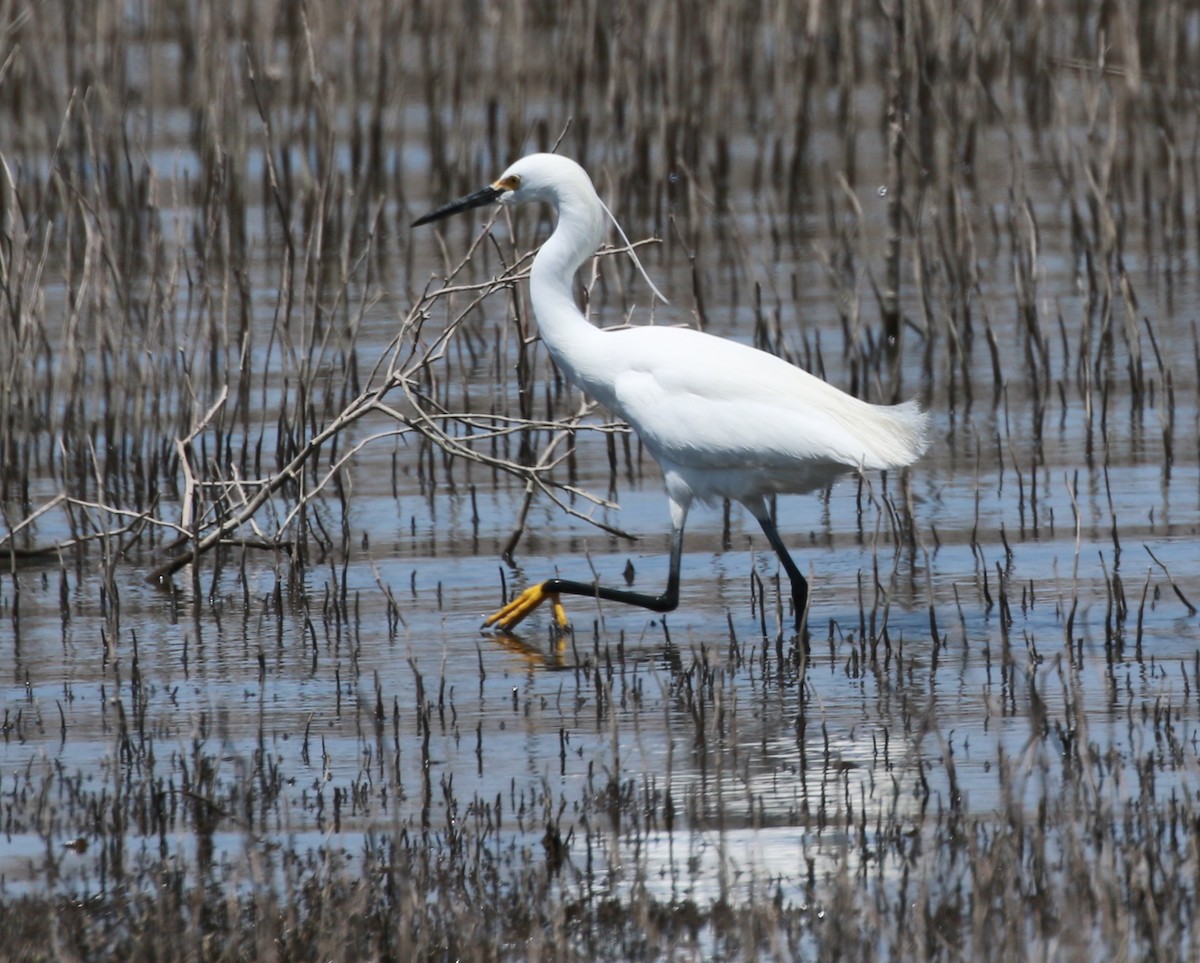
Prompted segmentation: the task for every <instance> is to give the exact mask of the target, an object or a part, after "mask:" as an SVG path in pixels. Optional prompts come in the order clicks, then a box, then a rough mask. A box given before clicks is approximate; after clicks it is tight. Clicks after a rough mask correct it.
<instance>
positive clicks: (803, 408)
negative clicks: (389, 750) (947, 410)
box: [413, 154, 927, 631]
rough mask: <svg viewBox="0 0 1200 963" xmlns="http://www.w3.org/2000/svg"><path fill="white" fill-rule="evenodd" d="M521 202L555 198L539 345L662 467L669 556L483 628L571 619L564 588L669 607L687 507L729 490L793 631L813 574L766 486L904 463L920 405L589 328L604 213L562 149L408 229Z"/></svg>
mask: <svg viewBox="0 0 1200 963" xmlns="http://www.w3.org/2000/svg"><path fill="white" fill-rule="evenodd" d="M529 201H541V202H543V203H546V204H549V205H550V206H551V207H552V208H553V209H554V211H555V213H556V215H557V217H558V223H557V224H556V226H555V228H554V231H553V232H552V233H551V235H550V237H549V238H548V239H547V240H546V242H545V243H544V244H543V245H542V247H541V250H540V251H538V254H537V257H535V258H534V261H533V267H532V269H531V271H530V278H529V288H530V298H531V300H532V302H533V311H534V314H535V316H536V317H537V324H538V328H539V330H540V332H541V337H542V342H543V343H544V344H545V345H546V349H547V350H548V351H549V352H550V357H551V358H553V359H554V362H555V364H557V365H558V367H559V369H560V370H561V371H562V372H563V374H564V375H566V377H567V378H568V379H569V380H570V381H572V382H573V383H574V384H575V385H576V386H577V387H579V388H580V389H581V390H582V391H583V392H584V393H585V394H587V395H588V396H590V397H591V398H593V399H595V400H596V401H598V402H600V404H602V405H604V406H605V407H606V408H608V409H609V410H610V411H612V412H614V413H616V414H617V415H619V416H620V417H622V418H623V419H624V420H625V421H626V422H628V424H629V425H630V427H631V428H633V430H634V431H635V432H636V433H637V435H638V437H639V438H640V439H641V440H642V444H643V445H645V447H646V450H647V451H649V452H650V454H651V455H652V456H653V457H654V459H655V461H657V462H658V464H659V466H660V467H661V468H662V473H663V480H664V481H665V483H666V490H667V498H668V499H669V502H670V512H671V561H670V568H669V570H668V574H667V587H666V591H664V592H663V593H662V594H661V595H648V594H644V593H641V592H633V591H627V590H621V589H612V588H607V587H605V586H602V585H596V584H593V583H591V582H576V581H571V580H569V579H560V578H552V579H549V580H548V581H545V582H541V583H539V584H537V585H534V586H533V587H531V588H528V589H526V590H525V591H524V592H522V593H520V594H519V595H518V596H517V597H516V598H515V599H513V600H512V601H511V602H509V603H508V604H507V605H505V606H504V607H503V608H502V609H500V611H498V612H496V613H495V614H494V615H492V616H491V617H490V618H489V619H488V620H487V621H486V622H485V625H495V626H496V627H498V628H499V629H501V630H504V631H509V630H511V629H512V628H513V627H514V626H515V625H517V623H519V622H520V621H521V620H522V619H524V618H525V617H526V616H527V615H529V614H530V613H531V612H532V611H533V610H534V609H536V608H537V607H538V606H539V605H541V604H542V603H543V602H545V601H546V600H547V599H549V600H550V601H551V603H552V605H553V609H554V615H555V618H556V620H557V622H558V624H559V626H560V627H561V628H564V629H565V628H566V627H567V625H568V622H567V617H566V613H565V612H564V610H563V608H562V605H561V604H560V602H559V595H560V594H564V593H565V594H572V595H584V596H590V597H592V598H601V599H605V600H609V601H613V602H623V603H628V604H632V605H637V606H641V607H642V608H646V609H651V610H653V611H655V612H669V611H672V610H673V609H675V608H676V607H677V606H678V604H679V567H680V560H681V557H682V554H683V528H684V523H685V521H686V519H687V514H688V508H689V506H690V505H691V504H692V501H693V500H696V499H699V500H700V501H702V502H707V503H711V502H714V501H716V500H718V499H723V498H729V499H732V500H734V501H738V502H741V503H742V504H743V505H745V506H746V508H747V509H749V511H750V513H751V514H752V515H753V516H754V517H755V519H756V520H757V521H758V524H759V525H760V526H761V527H762V530H763V532H764V534H765V535H766V536H767V541H768V542H770V544H771V548H772V549H774V551H775V553H776V555H778V556H779V561H780V564H782V565H783V568H784V571H786V572H787V575H788V578H789V579H790V580H791V588H792V601H793V604H794V606H795V617H796V626H797V628H800V627H801V626H802V625H803V620H804V618H805V612H806V607H807V604H808V584H807V582H806V581H805V578H804V576H803V575H802V574H801V573H800V569H799V568H797V566H796V563H795V562H794V561H793V560H792V557H791V555H789V554H788V550H787V547H786V546H785V545H784V543H783V539H782V538H780V536H779V532H778V530H777V529H776V527H775V523H774V521H773V520H772V519H771V515H770V512H769V511H768V509H767V497H768V496H769V495H773V494H783V493H801V492H810V491H813V490H815V489H819V488H823V487H824V486H826V485H827V484H829V482H830V481H832V480H833V479H834V478H836V477H837V476H838V475H840V474H842V473H844V472H847V471H856V470H857V471H862V470H866V469H872V470H884V469H894V468H901V467H904V466H906V465H910V464H912V463H913V462H914V461H916V459H917V458H918V457H920V455H921V453H922V452H923V451H924V450H925V447H926V444H927V442H926V422H927V415H926V414H925V413H924V412H922V411H921V409H920V408H919V407H918V405H917V403H916V402H915V401H908V402H906V403H904V404H899V405H873V404H869V403H867V402H865V401H861V400H859V399H858V398H855V397H853V396H852V395H848V394H846V393H845V392H844V391H840V390H839V389H837V388H835V387H833V386H832V385H829V384H827V383H826V382H824V381H822V380H821V379H820V378H817V377H814V376H813V375H811V374H809V373H808V372H807V371H804V370H803V369H801V368H798V367H796V366H795V365H792V364H789V363H788V362H786V361H784V360H782V359H781V358H778V357H776V356H774V355H771V354H767V353H766V352H765V351H759V350H757V349H756V348H751V347H749V346H747V345H744V344H739V343H737V342H735V341H729V340H726V339H724V338H719V337H716V336H714V335H710V334H705V333H703V332H700V331H695V330H691V329H687V328H674V327H654V326H641V327H631V328H623V329H620V330H611V331H605V330H601V329H599V328H597V327H595V326H594V325H592V324H591V323H590V322H589V321H588V320H587V319H586V318H585V317H584V316H583V313H582V312H581V311H580V310H579V306H578V305H577V304H576V303H575V296H574V294H573V292H572V282H573V279H574V276H575V272H576V271H577V270H578V269H579V267H580V266H581V265H582V264H583V262H584V261H585V260H586V259H587V258H589V257H591V256H592V255H593V254H594V253H595V252H596V249H597V248H598V247H599V245H600V242H601V239H602V237H603V234H604V229H605V216H606V214H607V215H608V216H610V217H611V214H609V213H608V209H607V208H606V207H605V206H604V204H603V202H602V201H601V200H600V198H599V196H598V195H597V194H596V189H595V187H594V186H593V185H592V181H591V178H589V177H588V175H587V172H586V171H584V169H583V168H582V167H580V166H579V165H578V164H576V163H575V162H574V161H572V160H569V159H567V158H565V157H560V156H558V155H555V154H530V155H529V156H527V157H523V158H521V159H520V160H519V161H517V162H516V163H514V164H513V165H512V166H511V167H509V168H508V170H506V171H505V172H504V173H503V174H502V175H501V176H500V178H499V180H497V181H495V183H493V184H492V185H491V186H490V187H485V188H483V190H481V191H477V192H476V193H474V194H471V195H470V196H468V197H465V198H462V199H461V200H458V201H455V202H453V203H451V204H447V205H446V206H444V207H441V208H438V209H437V210H436V211H433V212H432V213H430V214H427V215H425V216H424V217H422V218H420V219H418V220H417V221H415V222H413V227H416V226H418V225H421V224H427V223H429V222H431V221H436V220H440V219H441V218H444V217H449V216H450V215H452V214H456V213H458V212H459V211H465V210H468V209H470V208H474V207H480V206H482V205H485V204H492V203H498V204H523V203H526V202H529ZM614 223H615V219H614ZM618 230H620V228H619V227H618ZM639 267H640V265H639ZM647 280H648V279H647ZM651 286H652V287H653V285H651ZM656 293H657V292H656Z"/></svg>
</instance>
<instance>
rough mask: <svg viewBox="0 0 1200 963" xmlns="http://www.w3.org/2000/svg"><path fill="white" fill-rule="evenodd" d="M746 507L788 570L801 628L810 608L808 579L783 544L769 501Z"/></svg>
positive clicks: (793, 602) (780, 561)
mask: <svg viewBox="0 0 1200 963" xmlns="http://www.w3.org/2000/svg"><path fill="white" fill-rule="evenodd" d="M746 507H747V508H748V509H750V512H751V514H753V515H754V517H755V518H756V519H758V524H759V525H760V526H761V527H762V530H763V534H764V535H766V536H767V541H768V542H770V543H771V548H773V549H774V550H775V554H776V555H777V556H779V564H780V565H782V566H783V570H784V571H785V572H787V576H788V579H789V580H790V581H791V583H792V605H794V606H795V608H796V628H797V629H801V628H803V627H804V617H805V615H806V610H807V608H808V580H807V579H806V578H805V577H804V576H803V575H801V574H800V569H799V568H797V567H796V563H795V562H793V561H792V556H791V555H790V554H789V553H788V550H787V546H786V545H784V544H783V539H782V538H780V537H779V529H777V528H776V527H775V523H774V522H773V521H772V520H771V513H770V512H769V511H768V510H767V503H766V502H765V501H763V500H762V499H759V500H758V502H757V503H753V502H751V503H748V504H747V505H746Z"/></svg>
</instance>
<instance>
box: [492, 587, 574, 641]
mask: <svg viewBox="0 0 1200 963" xmlns="http://www.w3.org/2000/svg"><path fill="white" fill-rule="evenodd" d="M547 599H548V600H550V603H551V606H552V608H553V611H554V621H556V622H557V623H558V626H559V628H566V626H569V624H570V623H569V621H568V618H566V611H565V610H564V609H563V605H562V603H559V600H558V594H557V593H554V592H547V591H546V584H545V582H539V584H538V585H534V586H530V587H529V588H526V591H524V592H522V593H521V594H520V596H517V597H516V598H515V599H512V602H510V603H509V604H508V605H505V606H504V608H503V609H500V610H499V611H498V612H494V614H492V615H490V616H488V617H487V618H486V620H484V626H485V627H490V626H494V627H496V628H498V629H500V630H502V632H511V630H512V628H514V627H515V626H517V624H520V623H521V622H523V621H524V620H526V617H527V616H528V615H529V614H530V612H533V610H534V609H536V608H538V606H539V605H541V604H542V603H544V602H546V600H547Z"/></svg>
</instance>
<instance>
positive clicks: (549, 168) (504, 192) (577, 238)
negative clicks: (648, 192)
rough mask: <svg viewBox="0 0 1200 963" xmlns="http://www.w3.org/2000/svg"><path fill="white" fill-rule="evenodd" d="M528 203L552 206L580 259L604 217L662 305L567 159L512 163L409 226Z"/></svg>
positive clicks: (586, 180) (583, 175) (594, 242)
mask: <svg viewBox="0 0 1200 963" xmlns="http://www.w3.org/2000/svg"><path fill="white" fill-rule="evenodd" d="M529 201H544V202H545V203H548V204H550V205H552V206H553V207H554V210H555V211H556V212H557V213H558V215H559V225H558V229H557V230H556V234H559V233H560V232H561V233H560V236H559V240H560V242H562V243H563V244H565V245H567V246H568V247H569V249H571V250H575V251H578V252H580V257H581V258H582V257H583V256H585V255H590V254H591V253H592V252H593V251H595V250H596V248H597V246H598V245H599V244H600V240H601V238H602V237H603V234H604V218H605V216H607V217H608V219H609V220H611V221H612V223H613V225H614V226H615V227H616V229H617V233H618V234H620V235H621V240H622V241H624V242H625V250H626V251H628V252H629V256H630V257H631V258H632V259H633V263H634V264H635V265H637V269H638V270H639V271H640V272H641V274H642V277H644V278H645V279H646V283H647V284H649V285H650V289H651V290H652V291H653V292H654V293H655V295H656V296H657V297H658V299H659V300H660V301H662V302H663V304H666V303H667V299H666V298H664V297H663V296H662V293H661V292H660V291H659V290H658V288H656V287H655V286H654V282H653V281H651V280H650V276H649V275H648V274H647V273H646V269H645V268H644V267H642V262H641V261H639V260H638V256H637V254H636V253H635V252H634V250H633V245H632V244H630V243H629V238H628V237H626V236H625V232H624V231H623V230H622V229H621V225H620V224H619V223H618V222H617V219H616V218H615V217H613V215H612V211H610V210H609V209H608V208H607V207H606V206H605V204H604V202H603V201H602V200H600V196H599V195H598V194H597V193H596V188H595V187H594V186H593V185H592V179H591V178H590V177H588V174H587V171H585V170H584V169H583V168H582V167H580V166H579V165H578V164H576V163H575V161H573V160H571V159H570V158H569V157H561V156H559V155H558V154H528V155H526V156H525V157H522V158H521V159H520V160H519V161H516V162H515V163H513V164H512V165H511V166H510V167H509V168H508V170H506V171H505V172H504V173H503V174H501V175H500V177H499V178H498V179H497V180H495V181H493V182H492V183H491V184H489V185H488V186H487V187H485V188H484V189H483V190H481V191H476V192H475V193H474V194H468V195H467V196H466V197H464V198H461V199H459V200H457V201H451V202H450V203H449V204H446V205H445V206H443V207H439V208H438V209H437V210H436V211H432V212H430V213H429V214H426V215H425V216H424V217H419V218H417V219H416V220H415V221H413V224H412V226H413V227H420V226H421V225H422V224H429V223H431V222H432V221H440V220H441V219H442V218H444V217H449V216H450V215H451V214H458V213H459V212H460V211H469V210H470V209H471V208H473V207H483V206H484V205H485V204H525V203H527V202H529ZM576 265H578V261H576Z"/></svg>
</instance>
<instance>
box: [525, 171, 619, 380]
mask: <svg viewBox="0 0 1200 963" xmlns="http://www.w3.org/2000/svg"><path fill="white" fill-rule="evenodd" d="M587 187H588V189H587V190H586V191H572V192H570V193H567V194H565V195H560V196H559V197H557V198H555V199H554V200H553V203H554V206H555V208H556V209H557V211H558V223H557V225H556V226H555V228H554V232H553V233H552V234H551V235H550V237H549V238H548V239H547V241H546V243H545V244H543V245H542V249H541V250H540V251H538V254H537V257H535V258H534V259H533V268H532V269H531V271H530V275H529V297H530V300H531V301H532V302H533V313H534V315H535V316H536V317H537V323H538V329H539V330H540V331H541V334H542V341H544V342H545V344H546V347H547V348H548V349H549V350H550V354H551V356H552V357H553V358H554V361H555V363H556V364H558V366H559V367H560V368H561V369H563V371H564V373H565V374H566V375H567V376H568V377H569V378H571V379H572V380H574V381H578V380H579V374H580V367H581V366H585V365H586V362H587V359H588V356H589V345H592V344H594V342H595V339H596V338H597V337H600V336H601V332H600V331H599V330H598V329H597V328H595V327H593V326H592V325H591V324H590V323H589V322H588V320H587V319H586V318H585V317H584V316H583V312H581V311H580V310H579V305H578V304H576V303H575V294H574V289H573V284H572V282H573V279H574V277H575V272H576V271H578V270H579V267H580V265H582V264H583V262H584V261H586V260H587V259H588V258H589V257H591V256H592V255H593V254H594V253H595V252H596V248H597V247H599V246H600V241H601V239H602V238H603V236H604V210H603V208H602V207H601V206H600V201H599V198H597V197H596V195H595V192H594V191H592V190H591V185H590V184H589V185H588V186H587ZM581 387H583V385H581Z"/></svg>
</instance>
